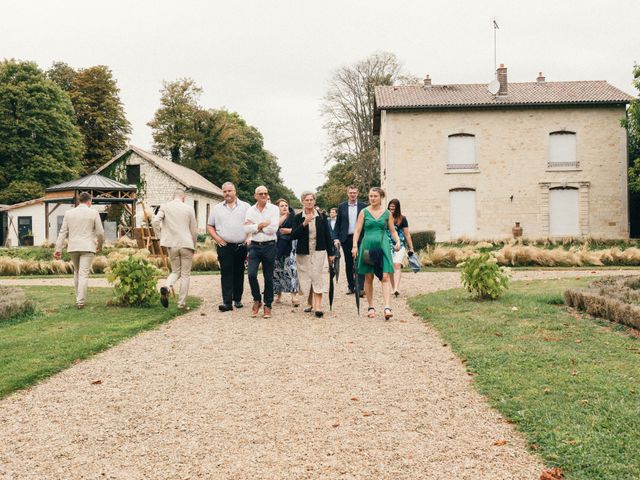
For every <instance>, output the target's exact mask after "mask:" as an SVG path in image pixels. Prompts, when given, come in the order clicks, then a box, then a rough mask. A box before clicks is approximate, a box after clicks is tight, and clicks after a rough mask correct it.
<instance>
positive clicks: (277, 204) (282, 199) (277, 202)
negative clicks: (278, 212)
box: [274, 198, 289, 207]
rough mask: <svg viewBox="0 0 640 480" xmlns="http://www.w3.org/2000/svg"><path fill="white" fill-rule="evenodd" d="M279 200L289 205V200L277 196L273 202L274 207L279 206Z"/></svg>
mask: <svg viewBox="0 0 640 480" xmlns="http://www.w3.org/2000/svg"><path fill="white" fill-rule="evenodd" d="M280 202H284V203H286V204H287V206H288V205H289V202H287V201H286V200H285V199H284V198H279V199H278V200H276V203H274V205H275V206H276V207H279V206H280Z"/></svg>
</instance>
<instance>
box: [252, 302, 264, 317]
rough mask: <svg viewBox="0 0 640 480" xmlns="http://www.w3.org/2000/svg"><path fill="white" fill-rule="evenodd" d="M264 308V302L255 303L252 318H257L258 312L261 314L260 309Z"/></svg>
mask: <svg viewBox="0 0 640 480" xmlns="http://www.w3.org/2000/svg"><path fill="white" fill-rule="evenodd" d="M261 306H262V302H261V301H260V300H256V301H254V302H253V307H251V316H252V317H254V318H255V317H257V316H258V312H260V307H261Z"/></svg>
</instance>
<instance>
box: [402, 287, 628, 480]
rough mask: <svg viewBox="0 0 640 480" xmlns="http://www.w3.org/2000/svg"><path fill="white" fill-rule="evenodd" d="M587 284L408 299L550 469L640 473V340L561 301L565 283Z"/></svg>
mask: <svg viewBox="0 0 640 480" xmlns="http://www.w3.org/2000/svg"><path fill="white" fill-rule="evenodd" d="M587 282H588V280H586V279H582V280H577V279H566V280H555V281H536V282H513V283H512V284H511V288H510V290H509V292H508V293H507V294H506V295H505V296H504V297H503V298H501V299H500V300H497V301H494V302H478V301H474V300H471V299H470V298H469V296H468V294H467V292H465V291H463V290H449V291H444V292H437V293H433V294H429V295H423V296H420V297H415V298H413V299H411V300H410V304H411V306H412V307H413V308H414V309H415V311H416V312H418V313H419V314H420V315H421V316H422V317H423V318H424V319H425V320H426V321H427V322H428V323H429V324H431V325H433V326H434V327H435V328H436V329H437V330H438V331H439V332H440V333H441V335H442V337H443V338H444V340H445V341H446V342H447V343H449V344H450V345H451V348H452V349H453V350H454V352H456V354H457V355H458V356H459V357H461V358H462V359H463V360H464V361H465V364H466V366H467V369H468V371H469V372H471V373H472V374H473V375H474V379H475V385H476V386H477V388H478V390H479V391H480V392H481V393H482V394H484V395H486V396H487V397H488V399H489V402H490V403H491V405H493V406H494V407H495V408H497V409H498V410H499V411H500V412H502V413H503V414H504V415H505V416H506V417H507V418H508V419H510V420H511V421H512V422H513V423H515V425H516V426H517V428H518V429H519V430H520V431H521V432H522V433H523V434H524V435H525V437H526V439H527V440H528V442H529V445H530V448H531V449H532V450H534V451H536V452H538V453H539V454H540V455H541V456H542V458H543V459H544V461H545V463H546V464H547V465H549V466H559V467H561V468H562V469H563V470H564V472H565V474H566V478H567V479H568V480H571V479H581V480H587V479H588V480H594V479H598V480H604V479H610V480H626V479H639V478H640V339H639V338H637V337H634V336H633V335H631V334H630V333H629V332H627V331H626V330H625V329H624V328H623V327H619V326H611V325H610V324H609V323H605V322H601V321H598V320H595V319H591V318H589V317H585V316H582V315H578V314H574V313H571V312H570V311H568V310H567V309H566V308H565V307H564V306H563V305H562V291H563V290H564V289H565V288H567V287H575V286H580V285H586V284H587ZM514 307H515V308H514Z"/></svg>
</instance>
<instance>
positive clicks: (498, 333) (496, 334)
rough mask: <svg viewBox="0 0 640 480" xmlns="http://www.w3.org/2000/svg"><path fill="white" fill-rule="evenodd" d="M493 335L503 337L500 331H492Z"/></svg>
mask: <svg viewBox="0 0 640 480" xmlns="http://www.w3.org/2000/svg"><path fill="white" fill-rule="evenodd" d="M494 335H495V336H496V337H503V336H504V335H502V334H501V333H500V332H496V333H494Z"/></svg>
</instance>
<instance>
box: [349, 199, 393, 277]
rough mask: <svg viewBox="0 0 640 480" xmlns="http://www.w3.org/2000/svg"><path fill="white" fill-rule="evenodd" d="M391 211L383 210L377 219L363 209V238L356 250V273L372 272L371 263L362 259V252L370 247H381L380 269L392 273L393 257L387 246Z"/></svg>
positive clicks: (366, 209)
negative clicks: (358, 248)
mask: <svg viewBox="0 0 640 480" xmlns="http://www.w3.org/2000/svg"><path fill="white" fill-rule="evenodd" d="M390 214H391V212H389V210H385V212H384V213H383V214H382V215H380V218H378V219H377V220H376V219H375V218H374V216H373V215H372V214H371V212H369V209H368V208H365V209H364V226H363V228H362V232H363V238H362V243H361V244H360V250H359V251H358V273H360V274H362V275H364V274H365V273H374V272H373V265H367V264H366V263H364V262H363V261H362V258H363V255H362V252H364V251H365V250H367V249H370V248H382V271H383V272H385V273H393V259H392V258H391V248H389V237H388V236H387V231H388V230H389V215H390Z"/></svg>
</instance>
